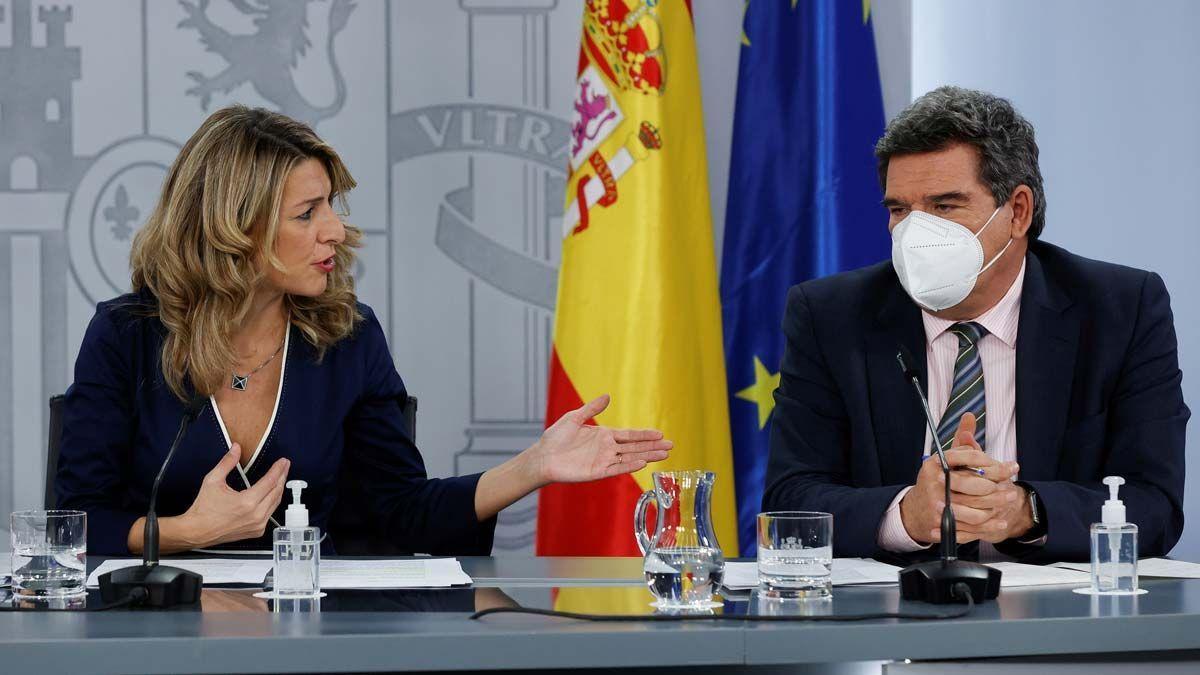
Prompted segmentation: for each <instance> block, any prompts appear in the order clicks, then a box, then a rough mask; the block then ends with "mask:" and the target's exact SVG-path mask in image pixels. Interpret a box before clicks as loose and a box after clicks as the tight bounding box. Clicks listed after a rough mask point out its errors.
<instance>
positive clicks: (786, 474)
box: [763, 241, 1190, 562]
mask: <svg viewBox="0 0 1200 675" xmlns="http://www.w3.org/2000/svg"><path fill="white" fill-rule="evenodd" d="M783 330H784V333H785V334H786V336H787V347H786V350H785V352H784V356H783V362H782V365H781V366H780V370H781V371H782V377H781V380H780V384H779V389H778V390H776V392H775V401H776V407H775V419H774V422H773V424H772V429H771V450H770V460H769V463H768V468H767V486H766V492H765V494H764V496H763V509H764V510H779V509H802V510H812V511H828V512H831V513H833V516H834V554H835V555H837V556H863V557H868V556H873V557H880V558H884V559H887V558H889V557H891V558H894V557H896V556H894V555H890V554H888V553H886V552H884V551H883V550H882V549H880V548H879V546H878V545H877V544H876V534H877V530H878V527H879V523H880V519H881V518H882V517H883V515H884V513H885V511H886V510H887V507H888V505H889V504H890V503H891V501H892V499H893V498H895V496H896V494H897V493H898V492H900V490H901V489H903V488H904V487H905V486H907V485H912V484H913V483H914V482H915V480H916V476H917V472H918V470H919V468H920V464H921V454H922V453H921V445H922V443H923V442H924V434H925V428H926V425H925V423H924V416H923V414H922V412H921V407H920V403H919V402H918V401H917V398H916V395H915V392H914V391H913V390H912V385H911V384H910V383H908V382H907V381H906V380H905V379H904V378H903V377H902V376H901V372H900V368H899V365H898V364H897V362H896V352H897V350H898V346H899V345H901V344H903V345H905V346H907V348H908V350H909V352H910V353H912V354H914V355H917V356H916V361H917V363H916V364H915V365H916V366H917V368H918V370H919V371H920V377H921V384H922V386H923V387H925V386H926V380H925V378H926V363H925V359H924V358H923V356H922V355H924V354H925V331H924V327H923V324H922V321H921V314H920V310H919V309H918V307H917V306H916V305H915V304H914V303H913V302H912V300H911V299H910V298H909V297H908V295H907V294H905V292H904V290H903V288H902V287H901V286H900V283H899V280H898V279H897V278H896V274H895V271H894V270H893V268H892V266H891V264H890V263H881V264H878V265H874V266H872V267H866V268H863V269H859V270H855V271H852V272H847V273H844V274H838V275H835V276H831V277H826V278H823V279H815V280H813V281H809V282H805V283H803V284H800V285H798V286H795V287H793V288H792V289H791V291H790V292H789V294H788V303H787V312H786V315H785V317H784V320H783ZM1181 380H1182V374H1181V373H1180V371H1179V363H1178V358H1177V356H1176V342H1175V327H1174V321H1173V318H1172V315H1171V306H1170V299H1169V298H1168V296H1167V290H1166V287H1165V286H1164V285H1163V282H1162V279H1161V278H1160V277H1159V276H1158V275H1157V274H1154V273H1152V272H1145V271H1142V270H1136V269H1131V268H1128V267H1122V266H1119V265H1112V264H1108V263H1102V262H1097V261H1094V260H1088V259H1086V258H1082V257H1079V256H1077V255H1073V254H1071V253H1068V252H1067V251H1064V250H1063V249H1061V248H1058V247H1056V246H1052V245H1050V244H1046V243H1042V242H1036V241H1035V242H1033V243H1032V244H1031V246H1030V249H1029V252H1028V254H1027V256H1026V270H1025V285H1024V288H1023V291H1022V297H1021V310H1020V325H1019V328H1018V334H1017V365H1016V386H1017V392H1016V395H1017V397H1016V422H1017V460H1018V462H1019V463H1020V465H1021V470H1020V476H1019V478H1020V480H1022V481H1025V482H1028V483H1029V484H1030V485H1031V486H1032V487H1033V488H1034V489H1035V490H1036V491H1037V494H1038V496H1039V497H1040V499H1041V500H1042V503H1043V504H1044V506H1045V510H1046V516H1047V527H1048V530H1047V540H1046V542H1045V545H1044V546H1040V547H1032V546H1022V545H1019V544H1017V543H1016V542H1005V543H1004V544H1003V545H1002V546H1001V547H1000V548H1001V550H1002V551H1003V552H1005V553H1009V554H1011V555H1016V556H1017V557H1018V558H1019V559H1022V560H1026V561H1034V562H1050V561H1055V560H1086V559H1087V558H1088V556H1089V534H1088V528H1089V526H1090V525H1091V523H1093V522H1096V521H1098V520H1099V519H1100V507H1101V504H1102V503H1103V502H1104V500H1105V499H1106V498H1107V494H1108V493H1107V487H1106V486H1105V485H1103V484H1102V483H1101V482H1100V480H1101V479H1102V478H1103V477H1104V476H1109V475H1118V476H1122V477H1123V478H1125V481H1126V483H1125V485H1124V486H1123V487H1122V488H1121V497H1122V499H1123V500H1124V502H1125V506H1126V510H1127V512H1128V518H1129V519H1130V521H1132V522H1133V523H1135V524H1137V526H1138V529H1139V532H1138V546H1139V549H1140V554H1141V555H1142V556H1152V555H1165V554H1166V553H1167V552H1168V551H1170V550H1171V547H1172V546H1174V545H1175V542H1177V541H1178V540H1179V535H1180V533H1181V532H1182V530H1183V485H1184V429H1185V427H1186V425H1187V420H1188V417H1189V416H1190V413H1189V411H1188V408H1187V406H1186V405H1184V402H1183V393H1182V391H1181V389H1180V382H1181ZM934 548H936V547H934ZM932 553H935V551H928V552H922V553H920V554H914V555H911V556H906V557H904V558H905V559H906V560H915V559H921V558H924V557H928V556H929V555H931V554H932Z"/></svg>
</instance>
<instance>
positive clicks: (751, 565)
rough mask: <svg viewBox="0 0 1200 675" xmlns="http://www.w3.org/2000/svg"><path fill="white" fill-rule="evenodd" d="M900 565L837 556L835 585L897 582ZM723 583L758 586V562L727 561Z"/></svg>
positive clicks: (741, 587) (735, 588) (743, 586)
mask: <svg viewBox="0 0 1200 675" xmlns="http://www.w3.org/2000/svg"><path fill="white" fill-rule="evenodd" d="M899 571H900V568H899V567H896V566H895V565H888V564H886V563H881V562H879V561H877V560H871V559H869V558H835V559H834V561H833V585H834V586H853V585H856V584H894V583H897V580H898V577H897V576H896V575H897V573H898V572H899ZM722 585H724V586H725V587H727V588H732V589H734V590H739V589H746V588H755V587H757V586H758V563H757V562H727V563H725V578H724V580H723V581H722Z"/></svg>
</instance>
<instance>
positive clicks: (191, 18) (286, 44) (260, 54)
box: [179, 0, 354, 125]
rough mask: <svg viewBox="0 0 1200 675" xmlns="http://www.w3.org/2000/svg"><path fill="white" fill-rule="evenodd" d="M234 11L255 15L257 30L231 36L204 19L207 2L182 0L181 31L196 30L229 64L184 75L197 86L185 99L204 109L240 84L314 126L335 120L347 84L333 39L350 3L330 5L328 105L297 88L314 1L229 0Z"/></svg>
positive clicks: (338, 0)
mask: <svg viewBox="0 0 1200 675" xmlns="http://www.w3.org/2000/svg"><path fill="white" fill-rule="evenodd" d="M229 2H230V4H232V5H233V6H234V7H235V8H236V9H237V10H238V11H240V12H241V13H243V14H247V15H250V16H252V17H253V21H254V25H255V27H256V28H257V31H256V32H255V33H252V34H249V35H234V34H231V33H230V32H229V31H227V30H225V29H224V28H222V27H221V26H218V25H217V24H215V23H213V22H212V20H211V19H209V17H208V11H207V10H208V0H196V2H188V1H187V0H180V3H179V4H180V5H181V6H182V7H183V9H184V12H185V13H186V14H187V16H186V17H185V18H184V19H183V20H182V21H180V22H179V27H180V28H191V29H195V30H196V31H197V32H199V33H200V41H201V43H203V44H204V46H205V48H206V49H208V51H210V52H213V53H215V54H217V55H219V56H220V57H221V58H223V59H224V60H225V62H226V63H227V66H226V68H225V69H224V70H222V71H221V72H219V73H217V74H215V75H205V74H203V73H200V72H197V71H190V72H188V74H187V76H188V77H189V78H191V79H192V81H194V82H195V85H194V86H192V87H191V88H190V89H188V90H187V94H188V95H189V96H194V97H196V98H198V99H200V106H201V107H202V108H203V109H204V110H208V104H209V101H210V100H211V98H212V95H213V94H214V93H217V92H219V93H222V94H225V93H229V92H230V91H232V90H233V89H235V88H237V87H239V86H241V85H242V84H244V83H247V82H248V83H250V85H251V86H253V87H254V90H255V91H256V92H258V95H259V96H262V97H263V98H265V99H266V100H268V101H270V102H271V103H272V104H274V105H275V106H276V108H278V110H279V111H280V112H283V113H284V114H286V115H289V116H291V117H294V118H296V119H299V120H303V121H305V122H308V123H309V124H311V125H315V124H316V123H317V122H319V121H321V120H323V119H328V118H330V117H333V116H334V115H336V114H338V112H340V111H341V109H342V106H343V105H345V103H346V81H345V78H344V77H343V76H342V71H341V68H340V67H339V66H338V62H337V58H336V56H335V55H334V41H335V40H336V39H337V36H338V34H339V33H341V32H342V29H344V28H345V27H346V23H347V22H348V21H349V19H350V14H351V12H353V11H354V3H353V2H352V1H351V0H333V2H332V3H331V4H330V7H329V34H328V37H327V38H326V40H325V53H326V58H328V60H329V68H330V70H331V71H332V73H333V83H334V90H335V94H334V99H333V101H332V102H331V103H330V104H329V105H326V106H322V107H317V106H315V105H313V104H312V103H311V102H310V101H309V100H308V99H306V98H304V95H303V94H301V93H300V90H299V89H298V88H297V87H296V77H295V72H294V71H295V69H296V65H297V63H298V62H299V60H300V57H302V56H304V53H305V52H306V51H307V50H308V48H309V47H311V46H312V43H311V42H310V41H309V39H308V5H309V4H310V3H312V2H314V0H261V1H260V2H254V1H253V0H229Z"/></svg>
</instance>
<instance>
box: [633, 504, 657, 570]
mask: <svg viewBox="0 0 1200 675" xmlns="http://www.w3.org/2000/svg"><path fill="white" fill-rule="evenodd" d="M653 500H654V490H646V491H645V492H643V493H642V496H641V497H639V498H638V503H637V508H636V509H634V510H633V533H634V535H636V537H637V545H638V548H639V549H641V551H642V555H643V556H644V555H646V551H649V550H650V547H651V546H652V543H651V541H650V537H648V536H646V507H647V506H649V505H650V502H651V501H653ZM654 519H655V520H656V521H657V520H658V516H657V514H656V515H655V518H654ZM655 529H658V528H657V526H656V527H655Z"/></svg>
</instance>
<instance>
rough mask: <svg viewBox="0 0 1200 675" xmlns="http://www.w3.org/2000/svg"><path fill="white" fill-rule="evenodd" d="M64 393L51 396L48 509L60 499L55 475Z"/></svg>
mask: <svg viewBox="0 0 1200 675" xmlns="http://www.w3.org/2000/svg"><path fill="white" fill-rule="evenodd" d="M64 398H65V397H64V396H63V395H62V394H56V395H54V396H51V397H50V435H49V436H47V437H46V493H45V495H44V497H45V500H44V501H45V502H46V510H50V509H53V508H55V506H56V505H57V504H58V499H57V497H55V494H54V476H55V474H57V473H58V451H59V447H60V446H61V445H62V416H63V400H64Z"/></svg>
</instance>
